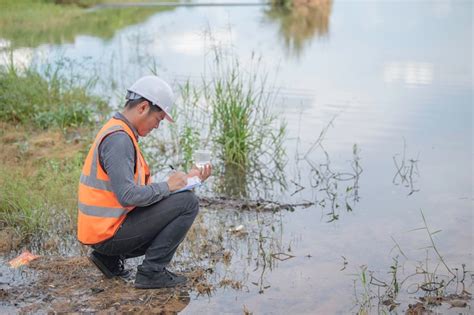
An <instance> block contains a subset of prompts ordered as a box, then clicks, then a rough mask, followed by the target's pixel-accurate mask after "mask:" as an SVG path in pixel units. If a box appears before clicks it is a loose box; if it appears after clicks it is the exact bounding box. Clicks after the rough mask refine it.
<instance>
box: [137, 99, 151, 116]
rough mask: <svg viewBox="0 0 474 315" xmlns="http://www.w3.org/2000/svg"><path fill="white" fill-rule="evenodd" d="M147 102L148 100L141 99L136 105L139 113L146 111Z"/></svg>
mask: <svg viewBox="0 0 474 315" xmlns="http://www.w3.org/2000/svg"><path fill="white" fill-rule="evenodd" d="M148 106H149V104H148V101H143V102H141V103H140V104H138V105H137V110H138V113H139V114H143V113H145V112H146V111H147V108H148Z"/></svg>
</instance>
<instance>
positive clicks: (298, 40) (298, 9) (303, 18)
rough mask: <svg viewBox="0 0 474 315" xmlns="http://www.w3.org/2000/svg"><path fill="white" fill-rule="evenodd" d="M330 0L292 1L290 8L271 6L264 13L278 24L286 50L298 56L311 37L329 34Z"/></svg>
mask: <svg viewBox="0 0 474 315" xmlns="http://www.w3.org/2000/svg"><path fill="white" fill-rule="evenodd" d="M331 8H332V0H309V1H307V2H303V1H294V5H293V7H292V8H291V9H288V8H286V7H278V6H272V7H271V9H269V10H267V12H266V15H267V17H268V19H269V20H270V21H273V22H276V23H279V24H280V30H279V32H280V35H281V37H282V39H283V41H284V44H285V46H286V48H287V52H288V53H290V54H294V55H296V56H299V55H300V54H301V52H302V51H303V49H304V48H305V46H306V45H307V44H308V43H310V42H311V40H312V38H313V37H315V36H317V37H324V36H327V35H328V34H329V18H330V16H331Z"/></svg>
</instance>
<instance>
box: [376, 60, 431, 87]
mask: <svg viewBox="0 0 474 315" xmlns="http://www.w3.org/2000/svg"><path fill="white" fill-rule="evenodd" d="M433 68H434V67H433V64H431V63H426V62H389V63H387V64H386V65H385V66H384V81H385V82H387V83H394V82H402V83H404V84H406V85H408V86H412V85H427V84H431V83H432V82H433V76H434V75H433V72H434V70H433Z"/></svg>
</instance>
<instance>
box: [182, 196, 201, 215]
mask: <svg viewBox="0 0 474 315" xmlns="http://www.w3.org/2000/svg"><path fill="white" fill-rule="evenodd" d="M182 198H184V203H185V205H186V209H187V210H188V211H191V212H195V213H196V214H197V212H198V211H199V199H198V197H197V196H196V194H195V193H194V192H192V191H186V192H184V193H182Z"/></svg>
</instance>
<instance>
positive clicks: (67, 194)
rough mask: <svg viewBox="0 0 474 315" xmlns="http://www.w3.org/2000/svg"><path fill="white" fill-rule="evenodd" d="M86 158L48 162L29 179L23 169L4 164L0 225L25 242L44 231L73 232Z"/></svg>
mask: <svg viewBox="0 0 474 315" xmlns="http://www.w3.org/2000/svg"><path fill="white" fill-rule="evenodd" d="M83 158H84V154H83V153H77V154H76V155H75V156H74V157H72V158H67V159H48V160H45V161H42V162H41V164H40V165H39V166H38V169H37V170H36V172H35V173H34V174H30V175H29V176H25V174H24V170H22V169H21V168H12V167H7V166H3V165H2V166H1V167H0V171H1V176H0V196H1V198H0V226H11V227H13V228H15V229H16V230H17V231H18V232H20V233H21V235H22V236H23V237H24V238H25V239H26V238H28V237H30V236H32V235H36V234H38V233H42V232H49V233H51V232H58V231H62V232H69V233H70V232H71V231H72V230H73V229H74V224H75V219H76V212H77V207H76V205H77V183H78V178H79V176H80V172H81V168H82V161H83ZM59 222H61V223H60V224H59Z"/></svg>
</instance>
